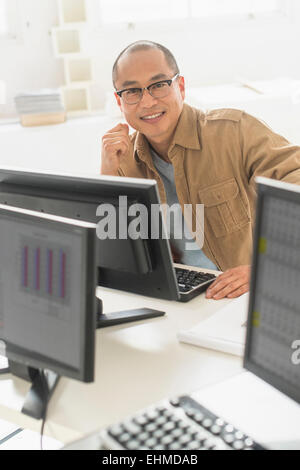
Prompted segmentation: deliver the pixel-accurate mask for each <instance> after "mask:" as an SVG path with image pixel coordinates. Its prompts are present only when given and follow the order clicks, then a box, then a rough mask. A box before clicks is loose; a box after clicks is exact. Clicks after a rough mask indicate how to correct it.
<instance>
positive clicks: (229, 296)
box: [227, 283, 250, 299]
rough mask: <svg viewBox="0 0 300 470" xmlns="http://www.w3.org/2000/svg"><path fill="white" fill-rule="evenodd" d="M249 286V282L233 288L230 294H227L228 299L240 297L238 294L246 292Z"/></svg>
mask: <svg viewBox="0 0 300 470" xmlns="http://www.w3.org/2000/svg"><path fill="white" fill-rule="evenodd" d="M249 289H250V286H249V283H247V284H244V285H243V286H241V287H240V288H239V289H237V290H235V291H234V292H231V293H230V294H228V295H227V297H228V298H229V299H234V298H236V297H240V295H243V294H245V293H246V292H249Z"/></svg>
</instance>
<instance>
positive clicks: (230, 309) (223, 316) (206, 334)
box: [177, 293, 249, 356]
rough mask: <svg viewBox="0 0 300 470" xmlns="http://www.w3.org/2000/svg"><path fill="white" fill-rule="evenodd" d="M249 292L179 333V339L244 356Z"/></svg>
mask: <svg viewBox="0 0 300 470" xmlns="http://www.w3.org/2000/svg"><path fill="white" fill-rule="evenodd" d="M248 302H249V294H248V293H246V294H244V295H242V296H241V297H238V298H237V299H234V300H233V301H232V302H230V303H229V304H228V305H226V306H225V307H223V308H221V309H220V310H218V311H217V312H215V313H214V314H212V315H211V316H210V317H209V318H207V319H206V320H203V321H201V322H200V323H198V325H196V326H194V327H193V328H191V329H190V330H183V331H180V332H179V333H178V334H177V338H178V339H179V341H181V342H183V343H189V344H193V345H194V346H200V347H203V348H208V349H214V350H217V351H222V352H225V353H229V354H234V355H236V356H243V354H244V347H245V339H246V320H247V313H248Z"/></svg>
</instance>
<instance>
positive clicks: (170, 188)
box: [151, 149, 218, 270]
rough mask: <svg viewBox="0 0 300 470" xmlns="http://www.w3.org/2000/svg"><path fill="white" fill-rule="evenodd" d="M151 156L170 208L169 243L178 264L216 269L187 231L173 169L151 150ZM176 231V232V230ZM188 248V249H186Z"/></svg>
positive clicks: (170, 164)
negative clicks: (178, 257)
mask: <svg viewBox="0 0 300 470" xmlns="http://www.w3.org/2000/svg"><path fill="white" fill-rule="evenodd" d="M151 155H152V159H153V163H154V165H155V168H156V169H157V171H158V173H159V175H160V177H161V179H162V181H163V183H164V187H165V191H166V197H167V204H168V206H169V207H171V206H173V207H172V211H171V214H172V215H173V217H170V221H171V223H170V227H167V228H168V229H169V230H168V231H169V232H170V233H168V236H169V237H170V242H171V244H172V245H173V246H174V248H175V249H176V250H177V251H178V252H179V254H180V255H181V260H180V262H181V263H182V264H186V265H188V266H197V267H199V268H207V269H216V270H217V269H218V268H217V266H216V265H215V264H214V263H213V262H212V261H211V260H210V259H209V258H207V256H206V255H205V254H204V253H203V251H202V250H201V249H200V248H199V246H198V245H197V243H196V242H195V241H193V239H192V235H191V232H190V231H189V229H188V227H187V225H186V223H185V221H184V217H183V214H182V210H181V206H180V204H179V201H178V196H177V192H176V186H175V179H174V168H173V165H172V163H168V162H165V161H164V160H162V158H160V157H159V156H158V155H157V154H156V153H155V151H154V150H153V149H151ZM178 222H180V227H183V228H184V230H180V228H179V229H178V227H176V223H177V224H178ZM176 229H177V230H176ZM179 232H181V237H180V238H174V234H175V233H176V237H177V234H178V233H179ZM187 246H188V248H189V249H186V247H187Z"/></svg>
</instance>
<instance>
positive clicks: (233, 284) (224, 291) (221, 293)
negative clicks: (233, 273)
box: [212, 279, 243, 300]
mask: <svg viewBox="0 0 300 470" xmlns="http://www.w3.org/2000/svg"><path fill="white" fill-rule="evenodd" d="M241 285H243V282H241V280H240V279H236V280H234V281H230V282H228V283H227V284H226V285H225V286H223V287H221V288H220V289H218V290H216V291H215V292H213V293H212V298H213V299H215V300H219V299H223V298H224V297H227V295H228V294H230V293H231V292H234V291H236V290H237V289H239V288H240V287H241Z"/></svg>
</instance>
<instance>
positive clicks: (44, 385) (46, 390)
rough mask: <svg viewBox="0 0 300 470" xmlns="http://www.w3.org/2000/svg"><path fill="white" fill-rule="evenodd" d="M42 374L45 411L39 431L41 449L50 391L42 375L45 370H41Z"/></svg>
mask: <svg viewBox="0 0 300 470" xmlns="http://www.w3.org/2000/svg"><path fill="white" fill-rule="evenodd" d="M42 374H43V375H42V387H43V389H44V399H45V411H44V416H43V420H42V425H41V431H40V448H41V450H44V449H43V435H44V429H45V424H46V419H47V411H48V403H49V396H50V393H49V388H48V384H47V381H46V378H45V376H44V374H45V372H44V371H43V372H42Z"/></svg>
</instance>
